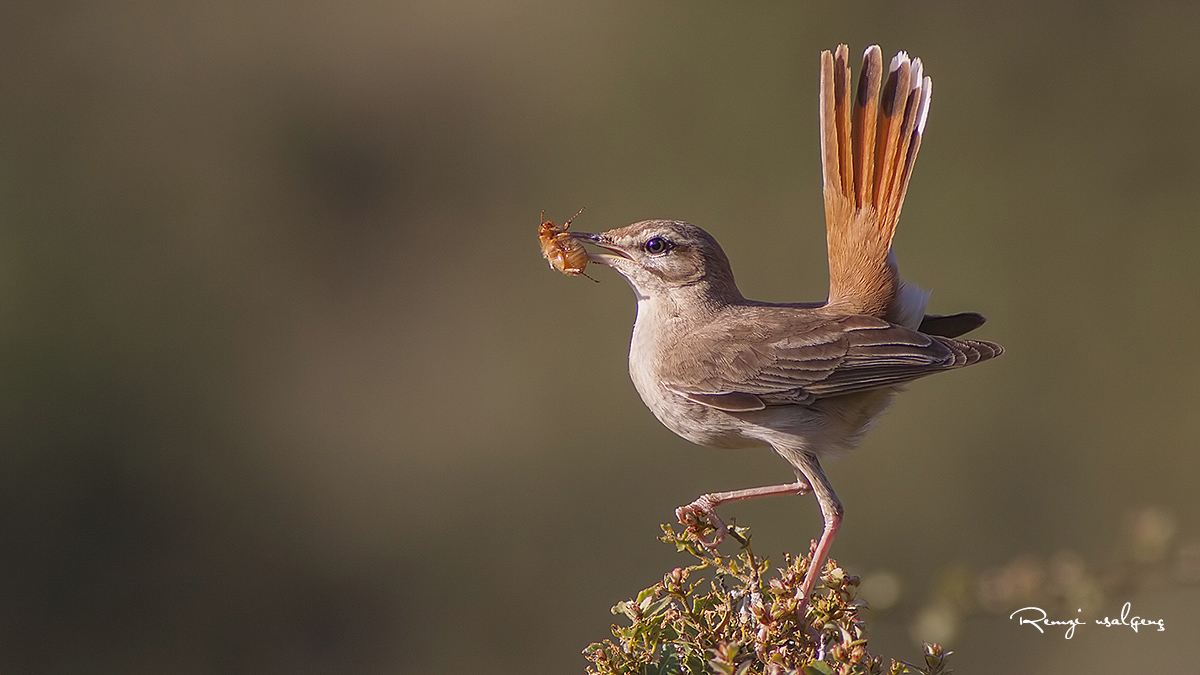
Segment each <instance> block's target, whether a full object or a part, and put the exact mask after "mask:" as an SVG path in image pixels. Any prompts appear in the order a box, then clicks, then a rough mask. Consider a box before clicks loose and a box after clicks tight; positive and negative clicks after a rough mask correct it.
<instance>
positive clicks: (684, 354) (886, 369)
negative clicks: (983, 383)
mask: <svg viewBox="0 0 1200 675" xmlns="http://www.w3.org/2000/svg"><path fill="white" fill-rule="evenodd" d="M770 324H774V325H775V326H776V327H777V328H776V329H775V330H774V331H773V333H769V332H766V331H765V330H764V329H763V328H762V326H763V325H770ZM713 330H722V331H724V333H725V334H724V335H723V336H718V335H716V334H714V333H712V331H713ZM699 344H704V345H705V346H704V348H702V349H697V348H695V347H696V346H697V345H699ZM672 351H673V353H674V354H676V355H677V356H676V358H674V359H672V360H673V361H674V363H673V365H672V367H671V368H670V369H669V372H671V373H672V376H671V377H669V378H664V379H663V384H664V385H665V386H666V387H667V388H669V389H671V390H672V391H675V392H676V393H678V394H680V395H682V396H685V397H687V398H691V399H692V400H695V401H697V402H698V403H703V404H705V405H709V406H711V407H715V408H720V409H723V410H731V411H735V412H742V411H746V410H754V409H760V408H761V407H763V406H767V405H784V404H803V403H808V402H811V401H813V400H815V399H818V398H825V397H829V396H838V395H841V394H849V393H853V392H858V391H865V390H868V389H876V388H879V387H887V386H891V385H897V384H902V383H904V382H908V381H910V380H914V379H917V378H919V377H923V376H925V375H931V374H933V373H936V372H940V371H943V370H950V369H953V368H960V367H962V366H966V365H970V364H972V363H975V362H977V361H981V360H984V359H988V358H992V357H993V356H997V355H998V354H999V353H1000V352H1001V348H1000V347H999V345H994V344H992V343H989V342H983V341H978V340H954V339H949V338H942V337H938V336H932V335H926V334H924V333H920V332H917V331H914V330H910V329H907V328H903V327H901V326H896V325H894V324H890V323H888V322H886V321H884V320H882V319H877V318H875V317H869V316H863V315H854V316H844V317H835V318H829V319H823V318H814V317H798V319H797V320H796V321H793V322H790V323H788V322H784V325H781V324H780V322H778V321H775V322H771V321H764V322H747V323H739V324H737V325H736V326H735V327H734V328H732V329H731V328H727V327H714V328H710V329H707V330H705V331H699V332H698V333H697V334H696V335H695V336H694V337H693V338H690V339H688V340H686V341H685V342H684V343H681V344H680V345H679V346H678V348H677V349H674V350H672ZM749 397H757V399H758V402H759V405H756V404H755V402H754V401H753V400H752V399H751V398H749Z"/></svg>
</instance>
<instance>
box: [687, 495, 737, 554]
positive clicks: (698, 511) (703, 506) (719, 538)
mask: <svg viewBox="0 0 1200 675" xmlns="http://www.w3.org/2000/svg"><path fill="white" fill-rule="evenodd" d="M713 502H714V500H713V498H712V495H701V496H700V497H699V498H698V499H697V500H696V501H694V502H692V503H691V504H688V505H687V506H681V507H679V508H677V509H675V517H676V518H678V519H679V522H680V524H682V525H683V526H684V527H686V528H687V530H688V532H690V533H691V534H692V536H694V537H695V538H696V541H698V542H700V543H701V544H703V545H704V548H707V549H709V550H710V551H711V550H716V548H717V547H718V546H720V545H721V542H723V541H725V537H726V536H728V535H729V528H728V527H727V526H726V525H725V521H723V520H721V517H720V516H718V515H717V510H716V508H715V507H716V504H714V503H713ZM702 516H703V517H704V518H707V519H708V522H709V524H711V525H712V527H713V529H714V530H716V532H714V533H713V537H712V540H708V539H705V538H704V533H703V527H704V526H703V524H702V521H701V520H700V519H701V517H702Z"/></svg>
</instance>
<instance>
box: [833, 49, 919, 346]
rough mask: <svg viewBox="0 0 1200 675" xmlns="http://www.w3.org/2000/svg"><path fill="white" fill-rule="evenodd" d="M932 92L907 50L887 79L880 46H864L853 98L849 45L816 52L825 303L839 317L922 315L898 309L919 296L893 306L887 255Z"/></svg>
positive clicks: (893, 279) (892, 269)
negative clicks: (826, 278) (826, 265)
mask: <svg viewBox="0 0 1200 675" xmlns="http://www.w3.org/2000/svg"><path fill="white" fill-rule="evenodd" d="M881 82H882V83H883V89H882V91H881V90H880V83H881ZM931 90H932V83H931V81H930V79H929V78H928V77H924V75H923V71H922V68H921V61H920V59H916V60H910V59H909V58H908V55H907V54H905V53H904V52H900V53H899V54H897V55H896V56H895V58H893V59H892V62H891V64H890V67H889V71H888V75H887V79H886V81H885V80H884V78H883V58H882V55H881V53H880V50H879V47H878V46H872V47H869V48H868V49H867V50H866V52H864V53H863V66H862V72H861V73H860V74H859V80H858V87H857V88H856V90H855V91H854V92H852V91H851V89H850V64H849V53H848V50H847V48H846V45H840V46H838V48H837V50H836V53H830V52H828V51H826V52H822V54H821V95H820V101H821V107H820V118H821V159H822V163H821V167H822V172H821V175H822V182H823V184H824V189H823V193H824V197H825V234H826V239H827V242H828V247H829V303H828V304H829V306H830V307H831V308H834V309H836V310H837V311H840V312H842V313H845V314H866V315H869V316H878V317H886V318H888V319H890V320H892V321H893V322H896V323H905V324H906V325H907V321H902V320H901V316H902V315H903V316H906V315H907V314H913V313H914V312H915V311H916V310H920V311H921V312H923V309H921V308H917V307H911V308H910V307H899V306H898V305H900V304H904V303H905V302H907V304H913V305H915V304H919V302H915V301H919V300H920V298H912V299H905V298H900V299H899V300H900V301H901V302H897V300H898V298H897V294H898V293H899V292H900V285H901V282H900V277H899V273H898V272H897V270H896V264H895V259H894V257H891V256H890V255H889V254H890V252H891V248H892V237H893V236H894V235H895V233H896V223H897V221H898V220H899V219H900V207H901V206H902V205H903V203H904V194H905V192H906V191H907V190H908V180H909V177H910V176H911V174H912V168H913V164H914V162H915V161H916V158H917V150H918V149H919V148H920V146H921V135H922V134H923V132H924V129H925V118H926V115H927V114H928V112H929V98H930V93H931ZM852 97H853V100H851V99H852ZM916 316H917V317H919V316H920V314H919V313H917V314H916ZM917 320H918V321H919V319H917ZM911 325H913V326H914V327H915V322H914V323H912V324H911Z"/></svg>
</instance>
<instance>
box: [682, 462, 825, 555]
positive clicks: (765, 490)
mask: <svg viewBox="0 0 1200 675" xmlns="http://www.w3.org/2000/svg"><path fill="white" fill-rule="evenodd" d="M811 489H812V488H811V487H810V486H809V484H808V481H806V480H804V479H803V478H801V477H800V474H799V473H797V474H796V482H795V483H787V484H786V485H768V486H766V487H756V488H746V489H745V490H734V491H732V492H713V493H710V494H706V495H700V497H698V498H697V499H696V501H694V502H692V503H691V504H688V505H687V506H681V507H679V508H677V509H675V517H677V518H679V522H680V523H683V524H684V525H687V524H688V520H689V518H692V517H698V516H704V517H706V518H708V521H709V522H710V523H712V526H713V527H715V528H716V529H717V531H716V533H715V534H713V540H712V541H711V542H710V541H706V540H704V539H703V538H701V537H697V538H698V539H699V540H700V543H701V544H704V545H705V546H706V547H707V548H710V549H713V548H716V547H717V546H718V545H720V543H721V542H722V541H724V540H725V536H726V535H728V534H729V528H728V527H727V526H726V525H725V521H723V520H721V517H720V516H718V515H717V511H716V509H717V507H718V506H720V505H721V504H726V503H728V502H740V501H745V500H747V499H757V498H759V497H774V496H776V495H802V494H804V493H806V492H808V491H810V490H811Z"/></svg>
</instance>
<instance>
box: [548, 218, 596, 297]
mask: <svg viewBox="0 0 1200 675" xmlns="http://www.w3.org/2000/svg"><path fill="white" fill-rule="evenodd" d="M580 213H583V209H579V213H576V214H575V215H573V216H571V219H570V220H568V221H567V222H565V223H563V226H562V227H561V228H560V227H558V226H557V225H555V224H554V223H552V222H550V221H549V220H546V212H545V211H542V224H541V226H539V227H538V239H539V240H540V241H541V243H542V256H544V257H545V258H546V261H547V262H549V263H550V267H551V268H553V269H556V270H558V271H559V272H562V273H563V274H574V275H582V276H585V277H587V278H589V279H592V278H591V277H588V275H586V274H584V273H583V268H585V267H587V263H588V254H587V249H585V248H584V247H583V244H581V243H579V242H578V241H576V240H574V239H572V238H571V235H570V233H568V232H567V228H568V227H570V226H571V221H573V220H575V219H576V218H578V217H579V214H580ZM592 281H596V279H592Z"/></svg>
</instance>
